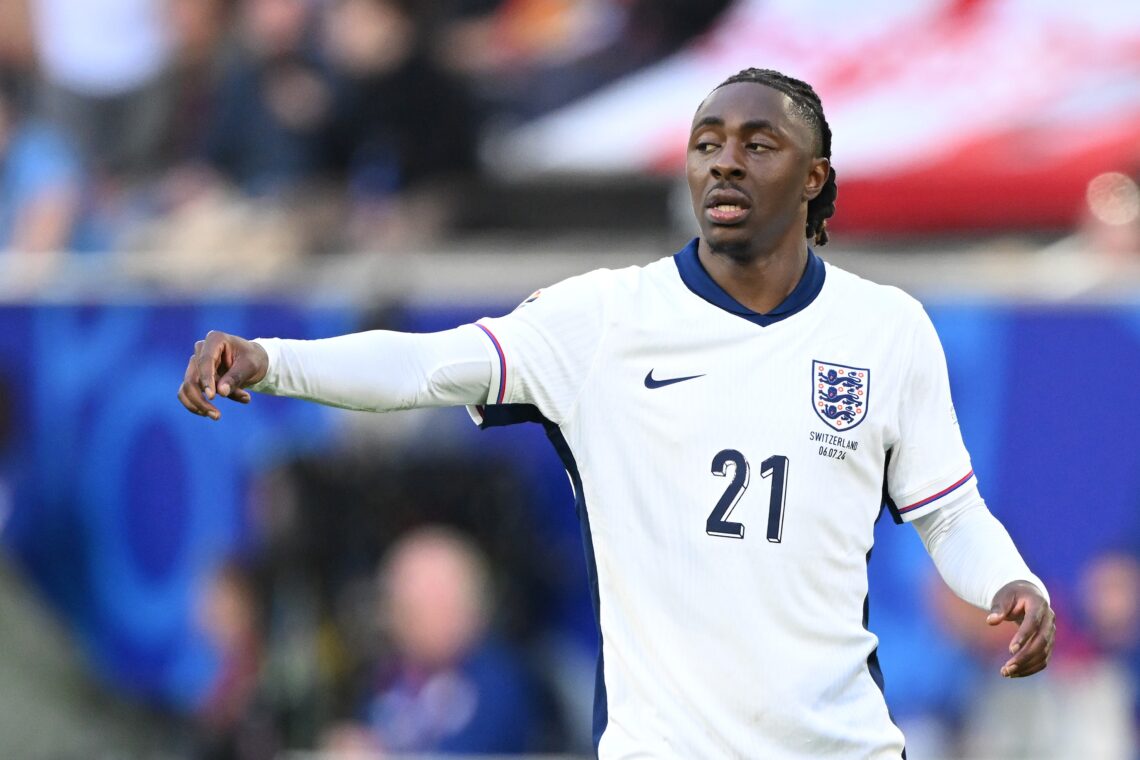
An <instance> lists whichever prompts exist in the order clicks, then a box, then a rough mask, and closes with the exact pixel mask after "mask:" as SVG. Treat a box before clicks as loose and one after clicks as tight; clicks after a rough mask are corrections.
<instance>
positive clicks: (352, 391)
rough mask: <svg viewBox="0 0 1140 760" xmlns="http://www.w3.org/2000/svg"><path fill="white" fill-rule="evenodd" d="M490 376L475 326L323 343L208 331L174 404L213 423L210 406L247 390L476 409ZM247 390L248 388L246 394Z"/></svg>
mask: <svg viewBox="0 0 1140 760" xmlns="http://www.w3.org/2000/svg"><path fill="white" fill-rule="evenodd" d="M491 376H492V368H491V356H490V354H489V348H488V345H487V343H486V338H484V337H483V334H482V332H481V331H480V330H479V328H477V327H475V326H474V325H465V326H463V327H459V328H456V329H454V330H447V331H444V332H439V333H427V334H411V333H397V332H389V331H386V330H373V331H371V332H363V333H355V334H352V335H342V336H340V337H336V338H326V339H323V340H281V339H277V338H273V339H258V340H253V341H251V340H246V339H244V338H240V337H238V336H236V335H228V334H226V333H222V332H211V333H209V334H208V335H207V336H206V338H205V340H201V341H198V343H197V344H195V347H194V355H193V356H192V357H191V358H190V364H189V365H188V366H187V368H186V375H185V377H184V378H183V381H182V385H181V387H180V388H179V391H178V399H179V401H181V402H182V405H183V406H185V407H186V408H187V409H188V410H189V411H191V412H193V413H195V414H199V415H201V416H204V417H209V418H211V419H214V420H217V419H219V418H220V417H221V412H220V411H219V410H218V408H217V407H216V406H214V405H213V404H212V403H211V401H213V400H214V399H215V398H216V397H218V396H221V397H225V398H229V399H231V400H234V401H238V402H240V403H243V404H244V403H248V402H249V400H250V394H249V391H250V390H252V391H256V392H259V393H268V394H272V395H277V396H289V397H293V398H302V399H308V400H310V401H317V402H319V403H322V404H328V405H330V406H339V407H343V408H346V409H360V410H367V411H392V410H396V409H411V408H416V407H426V406H456V405H462V404H481V403H483V402H484V401H486V399H487V394H488V388H489V386H490V382H491ZM247 389H248V390H247Z"/></svg>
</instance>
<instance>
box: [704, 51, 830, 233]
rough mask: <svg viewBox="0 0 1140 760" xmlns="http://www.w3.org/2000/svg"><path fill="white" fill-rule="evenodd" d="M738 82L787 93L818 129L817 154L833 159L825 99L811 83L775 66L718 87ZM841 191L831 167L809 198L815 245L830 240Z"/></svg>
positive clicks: (748, 71) (810, 229)
mask: <svg viewBox="0 0 1140 760" xmlns="http://www.w3.org/2000/svg"><path fill="white" fill-rule="evenodd" d="M738 82H750V83H752V84H762V85H764V86H765V87H771V88H772V89H773V90H778V91H780V92H782V93H784V94H785V95H787V96H788V98H789V99H791V101H792V105H793V106H794V108H795V110H796V113H797V114H799V116H800V117H802V118H803V120H804V121H806V122H807V123H808V125H809V126H810V127H811V128H812V131H813V132H815V136H816V143H817V145H816V154H817V155H819V156H822V157H823V158H826V159H828V161H830V160H831V127H829V126H828V125H827V119H826V118H825V117H824V115H823V103H821V102H820V100H819V95H817V94H816V92H815V90H813V89H812V87H811V85H810V84H808V83H807V82H802V81H800V80H799V79H794V78H792V77H790V76H787V75H786V74H781V73H780V72H778V71H773V70H772V69H744V70H743V71H741V72H739V73H737V74H733V75H732V76H730V77H729V78H728V79H726V80H724V81H723V82H721V83H720V84H718V85H717V86H716V89H718V90H719V89H720V88H721V87H724V86H725V85H729V84H737V83H738ZM838 192H839V189H838V188H837V187H836V185H835V169H832V168H829V169H828V173H827V182H825V183H824V185H823V189H822V190H820V192H819V195H817V196H816V197H814V198H812V199H811V200H810V201H808V214H807V230H806V234H807V237H809V238H812V239H814V240H815V243H816V245H826V244H827V220H828V219H829V218H830V217H831V216H832V215H833V214H834V213H835V196H836V195H837V194H838Z"/></svg>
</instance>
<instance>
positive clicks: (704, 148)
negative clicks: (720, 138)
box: [694, 140, 716, 153]
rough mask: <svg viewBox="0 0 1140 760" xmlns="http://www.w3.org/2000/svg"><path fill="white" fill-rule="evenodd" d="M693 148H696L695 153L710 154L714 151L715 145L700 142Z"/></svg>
mask: <svg viewBox="0 0 1140 760" xmlns="http://www.w3.org/2000/svg"><path fill="white" fill-rule="evenodd" d="M694 147H695V148H696V150H697V153H711V152H712V151H713V150H715V149H716V143H711V142H707V141H704V140H702V141H701V142H699V143H697V144H696V145H695V146H694Z"/></svg>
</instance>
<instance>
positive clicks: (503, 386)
mask: <svg viewBox="0 0 1140 760" xmlns="http://www.w3.org/2000/svg"><path fill="white" fill-rule="evenodd" d="M475 326H476V327H478V328H479V329H480V330H482V331H483V332H485V333H487V337H488V338H490V339H491V342H492V343H494V344H495V351H496V352H497V353H498V354H499V394H498V397H497V399H496V401H495V403H496V404H501V403H503V398H504V397H505V396H506V395H507V357H506V355H505V354H503V347H502V346H501V345H499V339H498V338H496V337H495V334H494V333H493V332H491V331H490V330H488V329H487V328H486V327H484V326H483V325H481V324H478V323H476V324H475ZM480 413H482V410H480Z"/></svg>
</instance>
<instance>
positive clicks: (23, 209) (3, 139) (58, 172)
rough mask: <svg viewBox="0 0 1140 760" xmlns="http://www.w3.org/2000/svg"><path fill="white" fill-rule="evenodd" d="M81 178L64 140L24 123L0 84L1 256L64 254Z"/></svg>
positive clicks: (6, 86)
mask: <svg viewBox="0 0 1140 760" xmlns="http://www.w3.org/2000/svg"><path fill="white" fill-rule="evenodd" d="M82 187H83V172H82V170H81V167H80V164H79V159H78V156H77V155H76V153H75V151H74V150H73V149H72V146H71V144H70V143H69V141H68V140H67V138H66V136H65V135H63V134H62V133H60V131H59V130H57V129H55V128H53V127H52V126H51V125H49V124H46V123H44V122H42V121H40V120H36V119H30V118H27V117H26V116H25V115H24V114H23V113H22V110H21V108H20V104H19V101H18V98H17V93H16V89H15V87H14V86H12V85H11V84H10V83H0V251H2V250H15V251H26V252H30V253H44V252H51V251H63V250H65V249H67V247H68V246H69V244H70V242H71V240H72V237H73V233H74V231H75V227H76V221H77V219H78V216H79V210H80V202H81V197H82V193H83V190H82Z"/></svg>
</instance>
